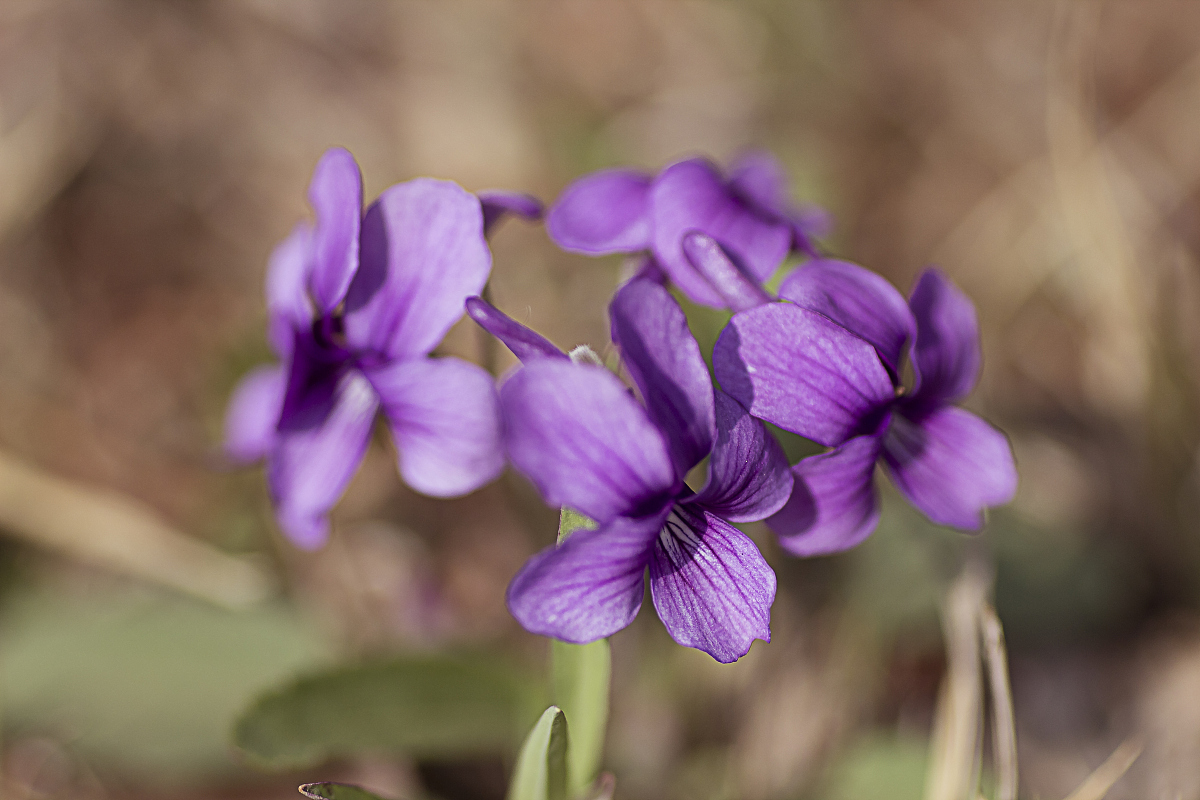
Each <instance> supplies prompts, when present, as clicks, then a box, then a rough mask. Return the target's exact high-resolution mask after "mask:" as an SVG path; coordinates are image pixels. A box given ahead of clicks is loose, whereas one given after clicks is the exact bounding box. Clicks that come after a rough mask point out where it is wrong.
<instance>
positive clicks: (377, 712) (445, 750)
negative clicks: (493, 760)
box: [234, 653, 545, 768]
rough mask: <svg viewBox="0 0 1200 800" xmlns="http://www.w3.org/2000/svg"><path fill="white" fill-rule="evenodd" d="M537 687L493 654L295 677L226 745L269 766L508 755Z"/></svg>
mask: <svg viewBox="0 0 1200 800" xmlns="http://www.w3.org/2000/svg"><path fill="white" fill-rule="evenodd" d="M544 698H545V694H544V689H543V688H542V685H541V680H540V679H539V678H538V676H536V675H531V674H529V673H526V672H521V671H518V670H516V669H514V668H512V667H511V666H509V665H506V664H505V663H503V662H502V661H501V660H500V659H498V658H497V656H496V655H495V654H486V653H476V654H474V655H466V654H460V655H420V656H408V657H399V658H392V659H389V660H386V661H379V662H374V663H368V664H362V665H358V666H350V667H343V668H340V669H337V670H333V671H330V672H325V673H322V674H318V675H313V676H309V677H306V678H301V679H299V680H297V681H294V682H293V683H291V684H290V685H288V686H285V687H283V688H282V689H279V690H276V691H274V692H271V693H270V694H267V695H265V696H263V697H261V698H259V700H258V701H257V702H255V703H254V704H253V705H252V706H251V707H250V708H249V709H248V710H247V711H246V712H245V713H244V714H243V715H242V716H241V718H240V719H239V720H238V722H237V725H236V727H235V729H234V742H235V743H236V744H237V746H238V747H240V748H241V749H242V750H243V751H244V752H245V753H246V755H247V756H248V757H249V758H250V759H251V761H253V762H256V763H257V764H258V765H260V766H264V767H269V768H283V767H296V766H304V765H311V764H316V763H319V762H321V761H324V760H326V759H329V758H332V757H334V756H348V755H354V754H358V753H363V752H377V753H378V752H383V753H399V752H402V753H408V754H411V755H415V756H434V757H441V756H449V755H457V754H463V753H479V752H511V751H512V750H513V749H514V748H515V746H516V744H517V743H518V742H519V741H520V736H521V732H522V731H524V730H526V729H527V728H528V727H529V724H530V722H531V721H532V720H533V719H534V718H535V716H536V715H537V709H538V708H541V707H542V704H543V703H544V702H545V699H544Z"/></svg>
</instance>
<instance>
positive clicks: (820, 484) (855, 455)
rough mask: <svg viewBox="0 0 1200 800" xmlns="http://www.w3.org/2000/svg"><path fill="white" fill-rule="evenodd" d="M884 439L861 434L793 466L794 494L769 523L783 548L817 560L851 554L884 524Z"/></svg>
mask: <svg viewBox="0 0 1200 800" xmlns="http://www.w3.org/2000/svg"><path fill="white" fill-rule="evenodd" d="M881 448H882V438H881V437H880V436H877V435H875V434H867V435H865V436H856V437H854V438H853V439H851V440H850V441H848V442H846V443H845V444H843V445H842V446H841V447H839V448H837V449H836V450H832V451H830V452H828V453H822V454H821V455H817V456H811V457H809V458H806V459H804V460H802V461H801V462H800V463H799V464H797V465H796V466H794V467H792V473H793V475H794V476H795V479H796V482H795V486H794V487H793V489H792V496H791V498H790V499H789V500H788V502H787V505H785V506H784V507H783V508H782V509H780V510H779V513H778V514H776V515H775V516H773V517H771V518H770V519H768V520H767V525H769V526H770V528H771V530H773V531H774V532H775V535H776V536H778V537H779V544H780V545H781V546H782V547H783V549H784V550H787V551H788V552H789V553H791V554H792V555H797V556H817V555H825V554H826V553H837V552H840V551H842V550H848V549H849V548H851V547H854V546H855V545H856V544H858V543H859V542H861V541H862V540H863V539H866V538H867V537H868V536H870V535H871V531H873V530H875V526H876V525H877V524H879V495H878V493H877V492H876V490H875V479H874V475H875V462H876V460H878V458H879V452H880V449H881Z"/></svg>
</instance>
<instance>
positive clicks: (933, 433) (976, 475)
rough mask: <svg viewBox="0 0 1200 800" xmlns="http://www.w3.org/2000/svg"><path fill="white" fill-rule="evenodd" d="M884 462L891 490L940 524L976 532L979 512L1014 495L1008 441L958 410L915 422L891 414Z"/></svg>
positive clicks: (939, 412) (1014, 474)
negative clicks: (890, 480) (894, 486)
mask: <svg viewBox="0 0 1200 800" xmlns="http://www.w3.org/2000/svg"><path fill="white" fill-rule="evenodd" d="M883 459H884V465H885V467H886V468H887V472H888V475H889V476H890V477H891V479H892V482H893V483H894V484H896V488H897V489H899V490H900V491H901V492H902V493H903V494H904V496H905V497H907V498H908V500H909V502H911V503H912V504H913V505H914V506H916V507H917V508H918V509H920V510H921V511H922V512H923V513H924V514H925V516H927V517H929V518H930V519H931V520H933V521H934V522H936V523H938V524H940V525H951V526H953V527H955V528H962V529H964V530H978V529H979V528H980V527H982V526H983V510H984V509H985V508H987V507H989V506H996V505H1001V504H1003V503H1007V502H1008V501H1009V500H1011V499H1012V497H1013V495H1014V494H1015V493H1016V490H1017V468H1016V464H1015V463H1014V462H1013V455H1012V448H1011V447H1010V446H1009V443H1008V438H1007V437H1005V435H1004V434H1003V433H1001V432H1000V431H998V430H997V429H995V428H993V427H992V426H991V425H989V424H988V423H987V422H985V421H983V420H982V419H980V418H979V417H977V416H975V415H974V414H972V413H970V412H969V411H964V410H962V409H961V408H954V407H946V408H941V409H938V410H937V411H934V412H933V413H931V414H928V415H927V416H925V417H924V418H922V419H921V420H920V421H916V422H915V421H913V420H910V419H908V418H907V417H905V416H902V415H900V414H896V415H894V416H893V417H892V424H891V425H890V426H889V428H888V432H887V435H886V436H885V437H884V440H883Z"/></svg>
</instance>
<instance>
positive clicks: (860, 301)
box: [779, 259, 917, 375]
mask: <svg viewBox="0 0 1200 800" xmlns="http://www.w3.org/2000/svg"><path fill="white" fill-rule="evenodd" d="M779 296H780V297H781V298H783V299H784V300H790V301H792V302H793V303H795V304H796V305H798V306H800V307H801V308H807V309H810V310H812V311H816V312H818V313H820V314H824V315H825V316H827V317H829V318H830V319H831V320H833V321H834V322H836V323H837V324H838V325H841V326H842V327H843V328H846V329H847V330H849V331H852V332H853V333H857V334H858V335H859V336H861V337H862V338H864V339H866V340H867V341H868V342H870V343H871V344H873V345H875V349H876V350H878V351H879V357H880V358H882V359H883V363H884V364H886V365H887V366H888V368H889V369H891V371H892V374H894V375H899V374H900V363H901V360H902V359H903V356H904V346H905V345H906V344H908V343H909V342H910V341H911V340H912V339H913V338H914V337H915V336H916V331H917V323H916V321H915V320H914V319H913V315H912V312H911V311H910V310H909V308H908V303H907V302H905V300H904V296H903V295H901V294H900V292H898V291H897V290H896V287H894V286H892V285H891V284H890V283H888V282H887V280H885V279H884V278H883V277H882V276H880V275H876V274H875V273H874V272H871V271H870V270H869V269H865V268H863V267H860V266H859V265H858V264H851V263H850V262H849V261H835V260H833V259H817V260H815V261H812V262H810V263H808V264H805V265H804V266H802V267H800V268H799V269H797V270H796V271H795V272H793V273H792V274H791V275H788V277H787V278H786V279H785V280H784V281H783V283H782V284H781V285H780V287H779Z"/></svg>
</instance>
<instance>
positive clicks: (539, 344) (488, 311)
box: [467, 297, 567, 361]
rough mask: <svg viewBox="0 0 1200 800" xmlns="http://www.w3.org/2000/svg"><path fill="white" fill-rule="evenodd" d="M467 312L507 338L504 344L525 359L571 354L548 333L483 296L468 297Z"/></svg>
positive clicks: (494, 332)
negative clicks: (530, 327) (508, 312)
mask: <svg viewBox="0 0 1200 800" xmlns="http://www.w3.org/2000/svg"><path fill="white" fill-rule="evenodd" d="M467 314H469V315H470V316H471V319H473V320H475V321H476V322H478V323H479V325H480V327H482V328H483V329H484V330H485V331H487V332H488V333H490V334H491V335H492V336H495V337H496V338H497V339H499V340H500V341H502V342H504V346H505V347H507V348H508V349H509V350H511V351H512V354H513V355H514V356H516V357H517V358H519V359H521V360H522V361H528V360H529V359H531V358H541V357H545V356H549V357H551V358H564V359H565V358H567V354H566V353H564V352H563V351H562V350H559V349H558V348H557V347H555V346H554V344H553V343H552V342H551V341H550V340H549V339H547V338H546V337H545V336H542V335H541V334H540V333H537V332H536V331H533V330H531V329H529V328H527V327H525V326H524V325H522V324H521V323H519V322H517V321H516V320H515V319H513V318H512V317H510V316H508V315H507V314H505V313H503V312H502V311H500V310H499V309H498V308H496V307H495V306H494V305H492V304H491V303H489V302H488V301H486V300H484V299H483V298H482V297H468V298H467Z"/></svg>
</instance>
